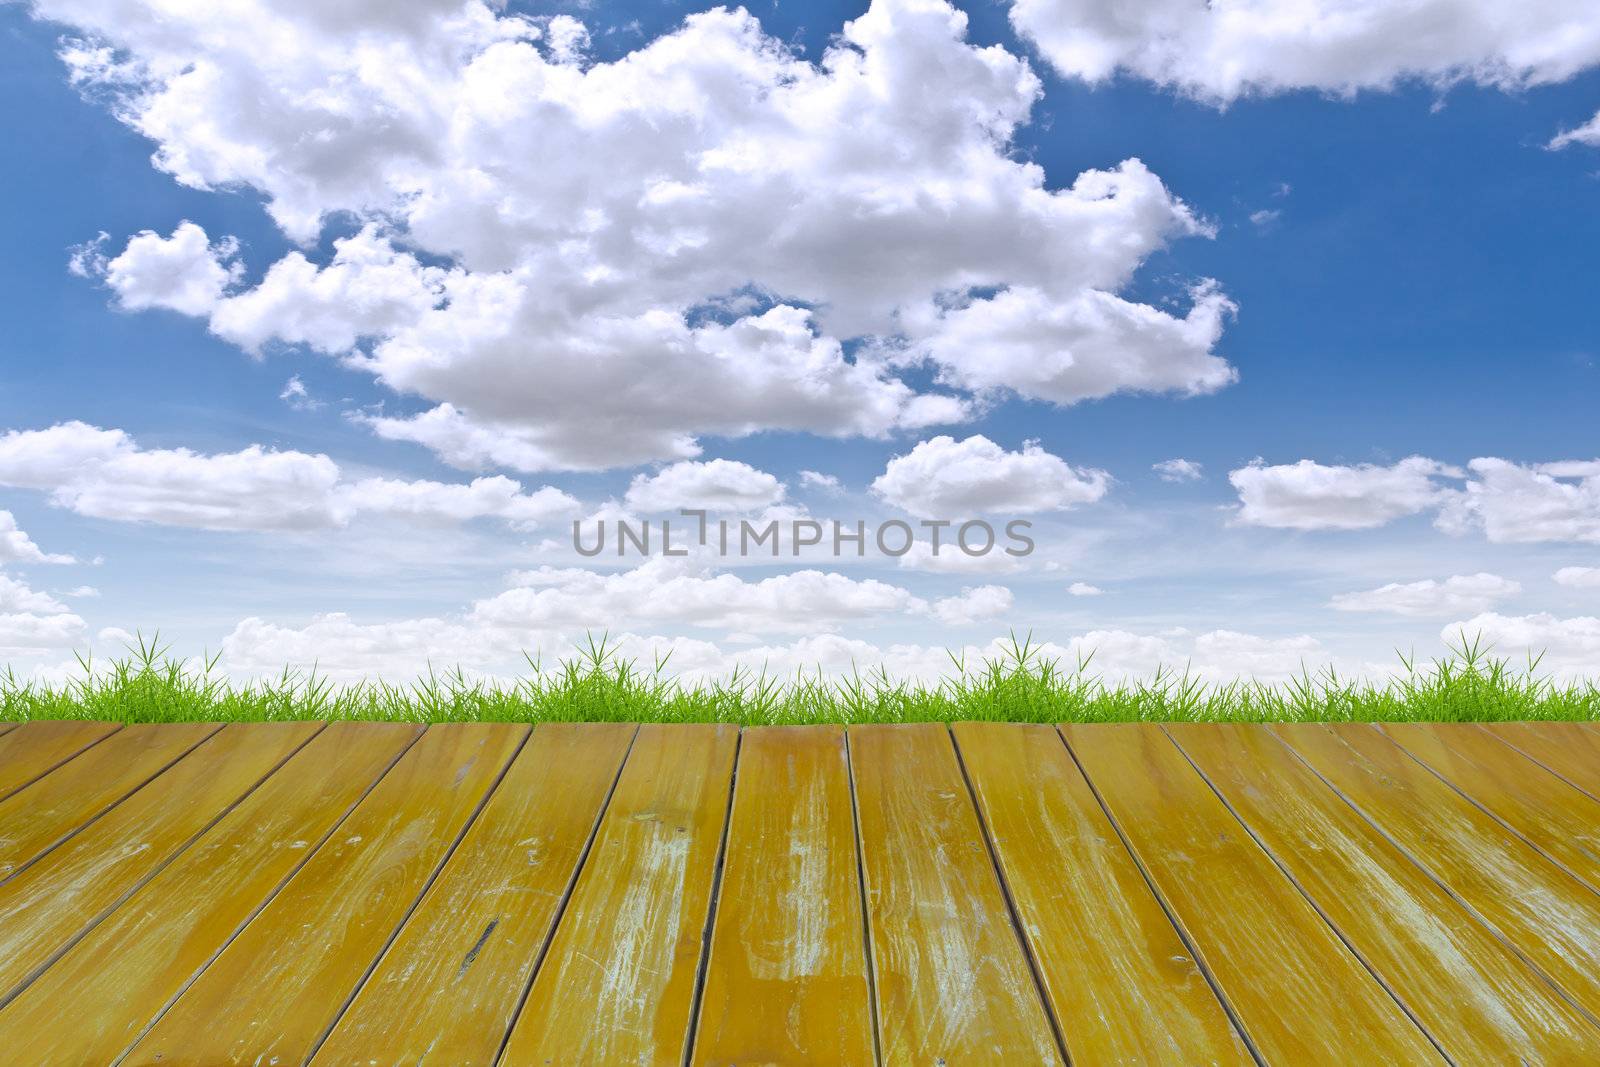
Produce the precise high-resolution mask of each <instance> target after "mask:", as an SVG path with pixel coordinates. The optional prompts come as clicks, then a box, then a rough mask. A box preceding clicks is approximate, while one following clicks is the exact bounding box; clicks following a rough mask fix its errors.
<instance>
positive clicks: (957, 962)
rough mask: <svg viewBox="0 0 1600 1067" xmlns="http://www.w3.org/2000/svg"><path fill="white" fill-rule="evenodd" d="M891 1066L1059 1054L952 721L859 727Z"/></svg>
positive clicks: (863, 816) (875, 953)
mask: <svg viewBox="0 0 1600 1067" xmlns="http://www.w3.org/2000/svg"><path fill="white" fill-rule="evenodd" d="M850 761H851V766H852V768H853V769H854V772H855V783H856V802H857V806H858V809H859V812H860V820H861V858H862V869H863V871H864V873H865V885H866V892H867V922H868V927H869V931H870V935H871V944H872V963H873V973H874V978H875V983H876V988H877V1009H878V1026H879V1033H880V1044H881V1047H882V1053H883V1062H884V1063H885V1064H895V1065H900V1064H919V1065H920V1064H930V1063H940V1062H943V1063H948V1064H959V1063H1058V1062H1060V1053H1059V1052H1058V1050H1057V1046H1056V1039H1055V1037H1054V1036H1053V1034H1052V1032H1051V1026H1050V1022H1049V1020H1048V1018H1047V1017H1046V1014H1045V1011H1044V1006H1043V1004H1042V1003H1041V1002H1040V998H1039V992H1038V988H1037V986H1036V984H1035V982H1034V977H1033V974H1032V972H1031V970H1030V968H1029V964H1028V959H1027V957H1026V955H1025V954H1024V952H1023V947H1022V943H1021V941H1020V939H1019V937H1018V933H1017V931H1016V929H1015V928H1014V927H1013V926H1012V924H1011V921H1010V917H1009V915H1008V914H1007V908H1006V902H1005V897H1004V895H1003V894H1002V892H1001V888H1000V882H999V880H998V878H997V877H996V874H995V869H994V865H993V863H992V862H991V860H990V858H989V853H988V850H987V848H986V847H985V845H984V841H983V834H982V831H981V829H980V828H979V826H978V817H977V812H976V811H975V810H974V809H973V806H972V797H971V795H970V793H969V792H968V790H967V785H966V782H965V781H964V780H963V779H962V774H961V768H960V766H959V765H958V764H957V762H956V754H955V748H954V746H953V745H952V743H951V739H950V734H949V731H948V730H947V729H946V728H945V727H944V726H943V725H937V724H927V725H917V726H859V727H855V728H853V729H852V730H851V731H850Z"/></svg>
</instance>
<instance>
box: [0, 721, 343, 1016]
mask: <svg viewBox="0 0 1600 1067" xmlns="http://www.w3.org/2000/svg"><path fill="white" fill-rule="evenodd" d="M321 728H322V724H321V723H303V722H297V723H260V724H251V725H249V726H229V727H226V728H225V729H223V731H222V732H221V733H220V734H217V735H216V736H214V737H212V738H211V740H209V741H207V742H206V743H205V745H204V746H203V748H202V749H201V750H200V751H198V752H194V753H191V756H192V757H193V758H190V759H184V760H180V761H179V762H178V764H177V765H176V766H174V767H173V768H172V769H171V770H169V771H167V772H166V773H165V774H163V775H161V776H160V777H158V778H156V779H155V781H153V782H151V783H150V784H148V785H146V786H145V787H144V788H143V789H141V790H139V791H138V792H137V793H135V794H134V795H133V796H131V797H129V798H128V799H127V800H125V801H123V802H122V803H121V804H119V805H117V806H116V807H115V808H113V809H112V810H111V811H110V812H108V813H107V814H106V815H105V817H104V818H101V819H100V820H98V821H97V822H95V823H94V824H93V825H92V826H90V827H88V828H87V829H86V830H84V831H83V832H82V833H80V834H78V835H76V836H74V837H73V838H71V839H70V840H68V841H66V842H65V843H63V844H62V845H61V846H60V847H58V848H56V849H55V850H54V851H52V852H50V853H49V854H48V855H46V856H45V857H44V858H43V859H41V860H40V861H39V862H38V863H35V864H33V865H32V866H30V867H28V868H26V869H24V870H22V871H20V872H18V873H17V874H15V875H13V876H11V877H10V878H9V879H6V880H4V881H0V1003H4V1002H5V1001H6V1000H7V999H8V998H9V997H10V995H11V994H12V993H14V992H15V990H16V989H17V987H18V986H19V985H21V984H22V983H23V982H24V981H26V980H27V979H28V977H29V976H30V975H31V974H32V973H34V972H35V971H37V970H39V968H41V967H42V966H43V965H44V964H45V963H47V962H48V961H49V960H50V958H51V956H52V955H53V954H54V953H56V952H57V951H59V950H61V949H63V948H65V947H67V946H68V945H70V944H71V943H72V942H73V941H74V940H75V939H76V938H77V937H78V936H79V935H81V934H82V933H83V932H85V931H86V930H88V929H89V928H91V927H92V926H94V925H95V924H96V923H98V922H99V921H100V919H101V918H102V917H103V916H104V915H105V914H106V913H107V912H109V911H110V910H111V909H112V908H114V907H116V905H117V904H118V903H119V902H120V901H121V900H122V899H123V898H124V897H125V896H127V895H128V894H129V893H132V892H133V891H134V890H135V889H137V888H138V887H139V886H140V885H142V884H143V883H144V881H145V879H147V878H149V877H150V876H151V875H152V874H153V873H154V872H156V871H157V870H159V869H160V868H161V866H162V865H163V864H165V863H166V862H168V861H169V860H171V859H172V857H173V856H174V855H176V854H178V853H179V852H181V851H182V850H183V849H184V848H185V847H186V846H187V845H188V844H189V843H190V842H191V841H193V840H194V838H195V835H197V834H199V833H201V832H202V831H203V830H205V828H206V827H207V826H208V825H210V823H211V822H212V821H213V820H215V819H217V818H218V817H219V816H221V815H222V813H223V812H224V811H225V810H226V809H227V808H228V807H229V805H231V804H233V803H235V802H236V801H238V800H239V798H240V797H242V796H244V795H245V794H246V793H248V792H249V791H250V790H251V789H253V788H255V786H256V784H257V783H258V782H260V781H261V779H262V778H263V777H265V776H266V775H268V774H270V773H271V772H272V770H273V768H274V767H276V766H277V765H278V764H279V763H281V762H283V761H284V760H285V759H287V758H289V756H290V755H291V754H293V753H294V751H295V750H296V749H298V748H299V747H300V746H301V745H303V744H305V743H306V742H307V741H309V740H310V739H311V738H312V737H313V736H314V735H315V734H316V733H317V731H318V730H320V729H321Z"/></svg>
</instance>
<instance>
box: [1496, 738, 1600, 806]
mask: <svg viewBox="0 0 1600 1067" xmlns="http://www.w3.org/2000/svg"><path fill="white" fill-rule="evenodd" d="M1480 729H1483V730H1486V731H1488V732H1489V733H1491V734H1493V735H1494V736H1495V737H1496V738H1498V739H1499V740H1501V741H1503V742H1505V743H1506V744H1508V745H1510V746H1512V747H1513V748H1515V749H1516V750H1517V751H1518V752H1521V753H1522V754H1523V755H1525V756H1527V757H1528V758H1529V759H1531V760H1535V761H1537V762H1538V763H1540V764H1542V765H1543V766H1545V767H1547V768H1549V769H1550V770H1551V771H1553V772H1554V773H1556V774H1559V775H1560V776H1561V777H1563V778H1565V779H1566V780H1567V781H1568V782H1570V783H1572V784H1573V785H1575V786H1577V787H1578V788H1579V789H1581V790H1583V791H1584V792H1585V793H1588V794H1589V795H1590V796H1591V797H1594V798H1595V799H1597V800H1600V730H1597V729H1595V725H1594V723H1588V722H1495V723H1484V724H1483V726H1482V727H1480Z"/></svg>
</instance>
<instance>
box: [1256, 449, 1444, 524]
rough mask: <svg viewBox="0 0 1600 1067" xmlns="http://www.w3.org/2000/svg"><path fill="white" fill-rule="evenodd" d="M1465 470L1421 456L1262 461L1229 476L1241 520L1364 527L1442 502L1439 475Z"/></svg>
mask: <svg viewBox="0 0 1600 1067" xmlns="http://www.w3.org/2000/svg"><path fill="white" fill-rule="evenodd" d="M1461 476H1462V472H1461V471H1459V470H1457V469H1456V468H1453V467H1447V466H1445V465H1444V464H1442V463H1439V462H1437V461H1435V460H1431V459H1425V458H1423V457H1422V456H1412V457H1410V458H1409V459H1403V460H1401V461H1400V462H1399V463H1396V464H1394V465H1393V466H1390V467H1380V466H1376V465H1374V464H1370V463H1364V464H1361V465H1360V466H1354V467H1341V466H1331V467H1330V466H1323V465H1322V464H1320V463H1313V462H1312V461H1311V460H1309V459H1303V460H1301V461H1300V462H1298V463H1292V464H1287V465H1283V466H1274V467H1269V466H1266V465H1265V464H1263V463H1262V462H1261V461H1260V460H1257V461H1256V462H1254V463H1252V464H1250V465H1249V466H1248V467H1241V468H1239V469H1238V470H1235V471H1231V472H1229V474H1228V481H1230V482H1232V483H1233V487H1234V488H1235V489H1237V490H1238V492H1239V502H1240V505H1241V506H1240V508H1239V512H1238V519H1239V521H1240V522H1242V523H1246V524H1247V525H1251V526H1274V527H1281V528H1287V529H1294V530H1361V529H1369V528H1371V527H1375V526H1382V525H1383V524H1385V523H1387V522H1390V521H1392V520H1394V519H1398V518H1401V517H1402V516H1405V515H1415V514H1417V513H1419V512H1422V511H1426V510H1428V509H1429V508H1433V507H1436V506H1438V505H1439V504H1441V503H1442V502H1443V501H1444V499H1445V493H1446V492H1447V490H1446V489H1445V488H1444V487H1442V486H1441V485H1440V484H1439V482H1438V479H1440V478H1458V477H1461Z"/></svg>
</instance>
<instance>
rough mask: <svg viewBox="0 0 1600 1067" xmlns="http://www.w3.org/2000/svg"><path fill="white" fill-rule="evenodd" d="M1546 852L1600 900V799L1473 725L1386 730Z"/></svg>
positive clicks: (1425, 725) (1388, 727)
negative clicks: (1511, 753)
mask: <svg viewBox="0 0 1600 1067" xmlns="http://www.w3.org/2000/svg"><path fill="white" fill-rule="evenodd" d="M1380 729H1382V730H1383V732H1384V733H1386V734H1388V735H1389V737H1390V738H1392V739H1393V740H1394V741H1395V742H1396V743H1397V744H1399V745H1400V747H1401V748H1403V749H1405V750H1406V751H1407V752H1409V753H1411V754H1412V755H1413V756H1415V757H1416V758H1417V759H1420V760H1421V761H1422V762H1423V763H1425V764H1427V765H1428V766H1429V767H1431V768H1432V769H1433V770H1434V771H1435V772H1436V773H1437V774H1438V775H1439V776H1440V777H1441V778H1443V779H1444V780H1445V781H1447V782H1449V783H1450V784H1451V785H1453V786H1455V787H1456V788H1457V789H1458V790H1460V791H1461V792H1462V793H1465V794H1466V795H1467V796H1468V797H1469V798H1471V799H1472V800H1474V801H1476V802H1477V803H1478V805H1479V806H1481V807H1483V808H1484V809H1486V810H1487V811H1488V812H1489V813H1490V814H1491V815H1493V816H1495V817H1496V818H1497V819H1499V820H1500V821H1501V822H1503V823H1505V824H1506V825H1507V826H1509V827H1511V829H1512V830H1514V831H1516V832H1517V833H1518V834H1520V835H1521V836H1522V837H1524V838H1526V839H1527V840H1528V841H1529V842H1531V843H1532V844H1533V846H1534V847H1535V848H1537V849H1539V851H1541V852H1543V853H1544V854H1545V855H1546V856H1548V857H1549V858H1550V859H1552V860H1554V861H1555V862H1556V863H1559V864H1560V865H1561V866H1562V867H1565V868H1566V869H1567V870H1568V871H1570V872H1571V873H1572V874H1573V875H1575V876H1576V877H1578V878H1579V879H1581V880H1582V881H1583V883H1584V884H1585V885H1587V886H1588V887H1589V888H1590V889H1591V890H1593V891H1595V892H1597V893H1600V800H1596V799H1595V798H1594V797H1591V796H1589V795H1588V794H1586V793H1584V792H1583V791H1582V790H1579V789H1576V788H1574V787H1573V786H1572V785H1570V784H1569V783H1567V782H1564V781H1562V780H1561V779H1560V778H1558V777H1556V776H1555V775H1553V774H1551V773H1549V772H1548V771H1546V770H1544V769H1543V768H1542V767H1540V766H1538V765H1537V764H1536V763H1534V762H1533V761H1531V760H1528V759H1526V758H1524V759H1520V760H1519V759H1508V758H1507V755H1508V754H1507V752H1506V746H1505V745H1504V744H1503V743H1502V742H1500V741H1497V740H1496V739H1495V738H1494V737H1492V736H1491V735H1490V734H1488V733H1486V732H1484V731H1483V730H1482V729H1480V728H1479V727H1477V726H1475V725H1473V724H1471V723H1450V724H1444V725H1441V724H1435V723H1391V724H1387V725H1385V726H1383V727H1380Z"/></svg>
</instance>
